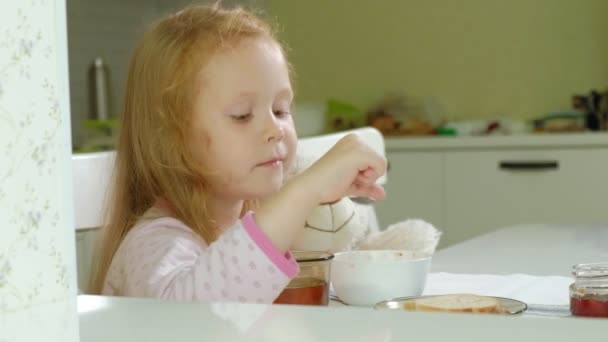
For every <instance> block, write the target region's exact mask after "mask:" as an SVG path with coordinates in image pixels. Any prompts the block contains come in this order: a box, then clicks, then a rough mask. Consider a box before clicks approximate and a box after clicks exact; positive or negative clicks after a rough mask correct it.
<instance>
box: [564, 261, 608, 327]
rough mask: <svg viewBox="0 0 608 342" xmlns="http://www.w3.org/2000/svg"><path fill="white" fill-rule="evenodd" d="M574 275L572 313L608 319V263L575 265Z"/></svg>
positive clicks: (571, 294) (571, 298)
mask: <svg viewBox="0 0 608 342" xmlns="http://www.w3.org/2000/svg"><path fill="white" fill-rule="evenodd" d="M572 275H574V283H572V285H570V312H571V313H572V314H573V315H575V316H584V317H606V318H608V262H601V263H591V264H578V265H574V267H573V268H572Z"/></svg>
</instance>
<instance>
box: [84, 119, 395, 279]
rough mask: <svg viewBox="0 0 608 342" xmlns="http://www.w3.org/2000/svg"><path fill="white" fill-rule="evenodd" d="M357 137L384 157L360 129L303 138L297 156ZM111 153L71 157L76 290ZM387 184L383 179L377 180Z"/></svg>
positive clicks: (377, 136)
mask: <svg viewBox="0 0 608 342" xmlns="http://www.w3.org/2000/svg"><path fill="white" fill-rule="evenodd" d="M351 132H352V133H356V134H358V135H359V136H360V137H361V138H362V139H363V140H364V141H365V142H366V143H367V144H368V145H369V146H370V147H371V148H373V149H374V150H375V151H377V152H378V153H381V154H382V155H383V156H384V155H385V151H384V138H383V136H382V134H381V133H380V132H379V131H378V130H376V129H374V128H369V127H366V128H360V129H355V130H352V131H345V132H340V133H334V134H327V135H320V136H315V137H307V138H302V139H300V141H299V142H298V153H303V154H305V155H306V156H312V157H313V158H315V159H316V158H320V157H321V156H322V155H323V154H325V152H327V151H328V150H329V149H330V148H331V147H332V146H333V145H334V144H335V143H336V142H337V141H338V140H339V139H340V138H342V137H343V136H344V135H346V134H348V133H351ZM114 158H115V153H114V152H99V153H83V154H75V155H73V156H72V166H73V175H74V212H75V226H76V227H75V228H76V230H77V231H76V262H77V267H78V287H79V288H80V289H84V288H85V287H86V284H87V281H88V278H89V273H90V265H91V261H92V257H93V249H94V242H95V235H96V230H97V228H99V227H100V226H101V225H102V224H103V215H104V210H105V200H106V198H107V196H108V190H109V189H110V186H109V185H110V180H111V177H112V172H113V166H114ZM379 183H380V184H385V183H386V176H383V177H382V178H380V179H379ZM365 208H367V210H369V211H370V212H369V215H370V217H371V219H372V224H375V226H376V227H377V225H378V223H377V219H376V214H375V211H374V208H373V206H371V205H365Z"/></svg>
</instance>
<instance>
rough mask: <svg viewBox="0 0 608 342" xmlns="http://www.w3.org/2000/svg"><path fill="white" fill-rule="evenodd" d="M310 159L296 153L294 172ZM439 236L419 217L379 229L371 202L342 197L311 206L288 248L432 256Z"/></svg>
mask: <svg viewBox="0 0 608 342" xmlns="http://www.w3.org/2000/svg"><path fill="white" fill-rule="evenodd" d="M313 161H314V159H313V158H310V157H307V156H302V155H298V159H297V162H296V169H295V170H294V172H296V173H297V172H301V171H302V170H304V169H305V168H306V167H308V166H309V165H310V164H312V162H313ZM440 235H441V233H440V232H439V231H438V230H437V229H436V228H435V227H434V226H433V225H431V224H430V223H427V222H425V221H423V220H419V219H409V220H405V221H401V222H398V223H395V224H393V225H390V226H389V227H388V228H387V229H385V230H380V229H379V227H378V223H377V219H376V215H375V211H374V208H373V204H359V203H355V202H353V201H352V200H351V199H349V198H343V199H341V200H340V201H338V202H336V203H333V204H325V205H319V206H318V207H317V208H315V209H314V211H313V212H312V214H311V215H310V216H309V217H308V219H307V220H306V227H305V229H304V230H303V231H302V232H301V233H300V235H299V236H298V238H297V239H296V242H295V243H294V244H293V245H292V250H305V251H326V252H330V253H337V252H341V251H347V250H357V249H360V250H364V249H366V250H372V249H375V250H379V249H384V250H389V249H390V250H409V251H412V252H416V253H422V254H423V255H432V254H433V253H434V251H435V248H436V247H437V244H438V243H439V238H440Z"/></svg>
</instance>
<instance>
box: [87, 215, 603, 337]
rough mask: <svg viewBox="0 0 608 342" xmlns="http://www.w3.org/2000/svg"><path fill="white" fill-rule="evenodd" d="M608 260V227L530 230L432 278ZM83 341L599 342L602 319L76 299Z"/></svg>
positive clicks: (557, 271)
mask: <svg viewBox="0 0 608 342" xmlns="http://www.w3.org/2000/svg"><path fill="white" fill-rule="evenodd" d="M601 260H608V228H607V227H602V226H596V227H591V226H588V227H573V226H547V225H526V226H517V227H511V228H506V229H502V230H499V231H496V232H494V233H490V234H487V235H484V236H481V237H479V238H476V239H473V240H470V241H467V242H464V243H461V244H459V245H455V246H452V247H450V248H447V249H445V250H441V251H439V252H438V253H437V254H436V255H435V257H434V260H433V267H432V268H433V271H434V272H451V273H473V274H511V273H527V274H534V275H562V276H568V275H569V272H570V267H571V265H572V264H574V263H578V262H591V261H601ZM78 307H79V312H80V334H81V341H82V342H97V341H123V340H124V341H127V340H128V341H132V342H139V341H142V342H143V341H146V342H147V341H150V342H154V341H171V340H176V341H282V342H283V341H287V342H295V341H307V342H313V341H404V340H409V339H412V338H414V340H419V339H420V338H423V339H424V340H425V341H442V342H445V341H453V340H456V341H461V340H467V341H486V340H487V341H509V342H512V341H519V340H538V341H572V340H581V341H582V340H588V341H595V340H598V341H599V340H604V339H605V332H606V329H607V327H608V321H606V320H603V319H595V320H594V319H580V318H567V319H563V318H538V317H526V316H518V317H507V316H498V315H497V316H493V315H491V316H484V315H458V314H442V313H418V312H416V313H411V312H397V311H390V312H389V311H375V310H371V309H369V308H355V307H335V306H332V307H329V308H324V307H323V308H320V307H300V306H281V305H253V304H249V305H247V304H236V303H217V304H213V303H209V304H195V303H174V302H163V301H158V300H150V299H134V298H111V297H95V296H80V297H79V303H78Z"/></svg>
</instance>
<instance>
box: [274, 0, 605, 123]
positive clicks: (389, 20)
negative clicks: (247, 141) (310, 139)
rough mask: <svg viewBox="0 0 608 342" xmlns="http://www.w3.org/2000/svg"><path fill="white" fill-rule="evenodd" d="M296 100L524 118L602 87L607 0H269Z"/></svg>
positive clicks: (453, 115) (458, 115) (463, 115)
mask: <svg viewBox="0 0 608 342" xmlns="http://www.w3.org/2000/svg"><path fill="white" fill-rule="evenodd" d="M266 6H267V10H268V12H269V13H270V15H271V16H274V17H276V18H277V19H278V21H279V23H280V24H281V25H282V27H283V28H282V30H283V31H282V33H281V37H282V39H283V40H284V41H286V42H287V44H288V45H289V46H290V48H291V50H292V51H291V54H290V55H291V56H290V58H291V62H292V63H293V64H294V66H295V69H296V72H297V77H296V79H297V90H298V101H300V102H318V101H324V100H325V99H327V98H328V97H335V98H339V99H342V100H345V101H349V102H352V103H354V104H356V105H358V106H360V107H361V108H365V107H367V106H368V105H370V104H372V103H374V102H375V101H376V100H378V99H379V98H380V97H382V96H383V95H384V94H385V93H386V92H387V91H398V92H404V93H407V94H410V95H411V96H414V97H416V98H419V99H421V98H425V97H430V98H434V99H435V100H436V101H437V103H438V105H439V107H440V108H441V107H442V108H443V111H444V112H445V113H446V114H447V115H448V116H449V117H451V118H480V117H489V116H495V115H503V114H504V115H507V116H512V117H520V118H529V117H534V116H538V115H542V114H545V113H546V112H549V111H552V110H557V109H562V108H569V106H570V98H571V95H572V94H574V93H586V92H588V91H589V90H590V89H591V88H606V87H608V43H607V42H608V39H607V38H608V20H607V15H606V14H607V13H608V1H605V0H580V1H570V0H534V1H529V0H491V1H487V0H461V1H440V0H381V1H365V0H355V1H349V0H333V1H322V0H308V1H297V2H296V1H282V0H267V1H266Z"/></svg>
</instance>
